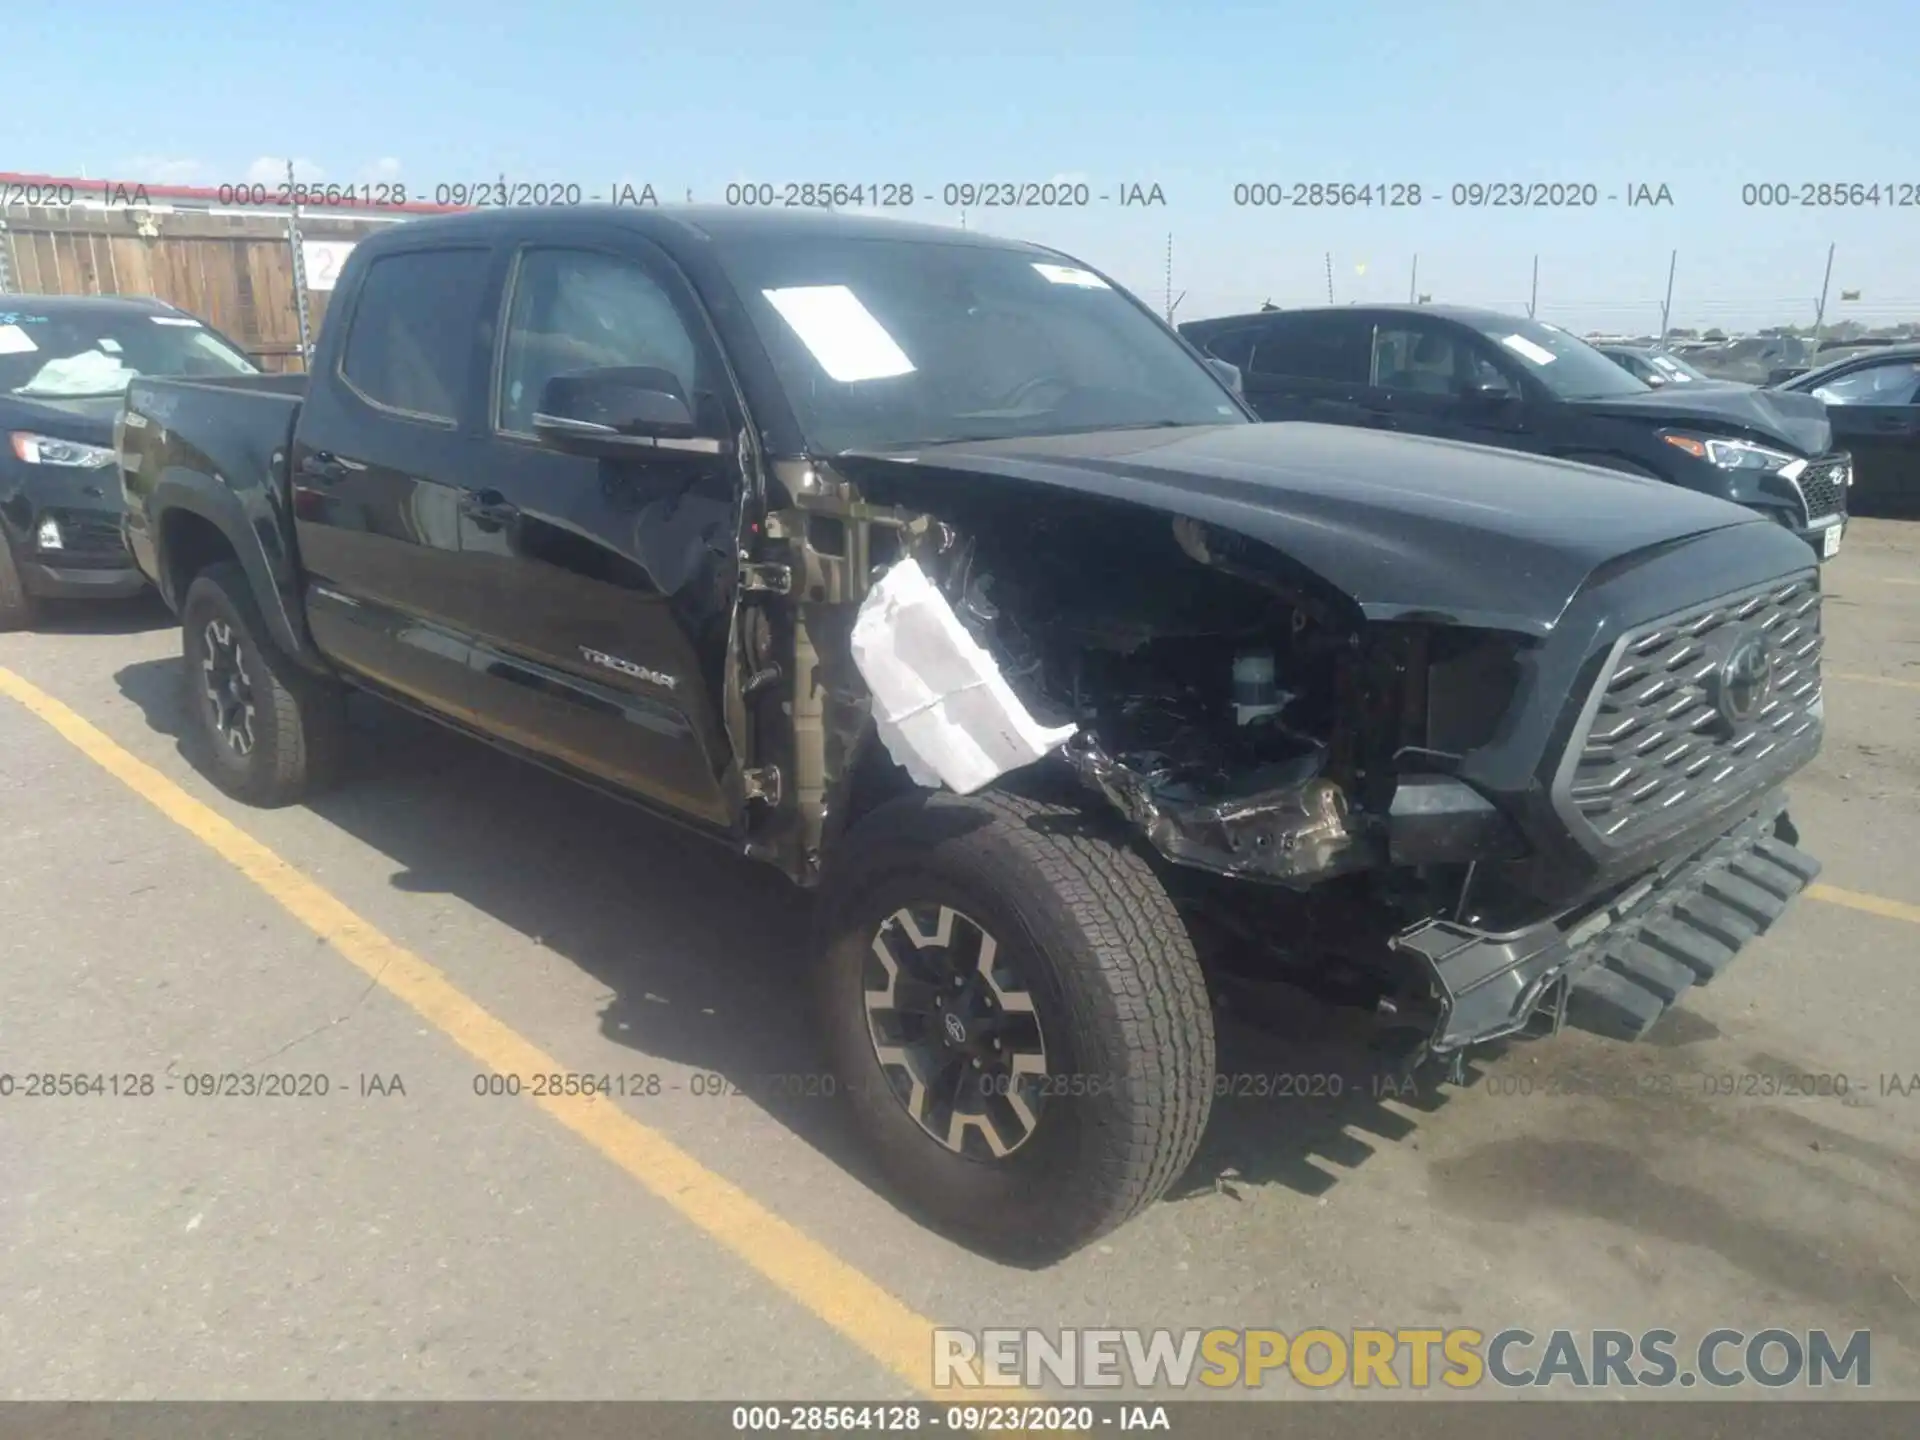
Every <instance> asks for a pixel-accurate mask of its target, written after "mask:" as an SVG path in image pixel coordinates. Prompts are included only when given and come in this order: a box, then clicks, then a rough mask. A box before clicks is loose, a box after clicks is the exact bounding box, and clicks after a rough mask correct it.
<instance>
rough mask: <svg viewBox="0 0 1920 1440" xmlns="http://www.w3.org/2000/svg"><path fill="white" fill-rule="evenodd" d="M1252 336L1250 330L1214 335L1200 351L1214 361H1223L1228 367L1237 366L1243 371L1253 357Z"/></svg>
mask: <svg viewBox="0 0 1920 1440" xmlns="http://www.w3.org/2000/svg"><path fill="white" fill-rule="evenodd" d="M1253 335H1254V332H1253V331H1251V330H1229V331H1227V332H1225V333H1224V334H1221V335H1215V336H1214V337H1213V338H1212V339H1211V340H1209V341H1207V343H1206V344H1204V345H1202V346H1201V347H1200V349H1201V350H1202V351H1203V352H1204V353H1206V354H1208V355H1212V356H1214V357H1215V358H1216V359H1220V360H1224V361H1226V362H1227V363H1228V364H1229V365H1238V366H1239V367H1240V368H1241V369H1242V370H1245V369H1247V368H1248V362H1249V361H1250V359H1251V358H1252V355H1253Z"/></svg>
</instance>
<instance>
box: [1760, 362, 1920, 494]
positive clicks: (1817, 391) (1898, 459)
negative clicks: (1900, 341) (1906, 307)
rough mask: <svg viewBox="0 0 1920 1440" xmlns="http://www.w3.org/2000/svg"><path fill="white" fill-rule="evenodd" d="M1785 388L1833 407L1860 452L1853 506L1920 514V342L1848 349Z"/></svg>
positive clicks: (1841, 434)
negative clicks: (1917, 343) (1919, 343)
mask: <svg viewBox="0 0 1920 1440" xmlns="http://www.w3.org/2000/svg"><path fill="white" fill-rule="evenodd" d="M1829 353H1832V354H1834V357H1835V358H1834V359H1833V360H1831V361H1829V360H1827V359H1826V358H1825V356H1823V357H1822V358H1821V363H1820V368H1819V369H1818V370H1812V371H1809V372H1808V373H1806V374H1804V375H1801V376H1799V377H1798V378H1797V379H1793V380H1789V381H1787V382H1786V384H1784V385H1782V386H1781V387H1780V388H1781V390H1782V391H1786V392H1794V393H1798V394H1802V395H1811V396H1812V397H1813V398H1814V399H1816V400H1818V401H1820V402H1821V403H1822V404H1823V405H1825V406H1826V407H1827V414H1828V415H1829V416H1830V417H1831V418H1832V421H1833V430H1834V434H1835V435H1836V436H1837V437H1838V438H1839V439H1840V441H1841V442H1842V443H1843V444H1845V446H1846V447H1847V450H1848V451H1849V452H1850V453H1851V454H1852V455H1853V457H1854V471H1855V476H1854V478H1855V485H1854V488H1853V491H1852V497H1853V503H1852V506H1851V508H1852V509H1854V510H1857V511H1858V512H1859V513H1860V514H1862V515H1889V516H1913V515H1920V345H1885V346H1881V345H1876V346H1872V347H1866V348H1861V349H1858V350H1855V349H1852V348H1847V349H1842V350H1839V351H1837V352H1829Z"/></svg>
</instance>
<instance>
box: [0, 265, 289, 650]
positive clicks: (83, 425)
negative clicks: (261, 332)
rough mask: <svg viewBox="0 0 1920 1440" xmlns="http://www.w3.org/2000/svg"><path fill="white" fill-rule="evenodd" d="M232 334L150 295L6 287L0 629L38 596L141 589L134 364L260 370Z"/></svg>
mask: <svg viewBox="0 0 1920 1440" xmlns="http://www.w3.org/2000/svg"><path fill="white" fill-rule="evenodd" d="M257 373H258V371H257V370H256V369H255V367H254V364H253V362H252V361H251V360H249V359H248V358H247V357H246V355H245V354H244V353H243V352H242V351H241V350H240V348H239V347H238V346H237V345H235V344H234V343H233V342H232V341H231V340H228V339H227V338H226V337H225V336H223V335H221V334H219V333H218V332H216V331H214V330H212V329H211V328H209V327H208V326H207V325H205V324H204V323H203V322H201V321H200V320H197V319H195V318H194V317H193V316H192V315H189V314H187V312H186V311H184V310H181V309H178V308H176V307H175V306H172V305H169V304H167V303H166V302H165V301H164V300H158V299H155V298H153V297H151V296H147V295H0V631H4V630H20V629H25V628H28V627H30V626H31V625H32V624H33V623H34V620H35V619H36V617H37V615H38V613H39V609H40V602H41V601H42V600H94V599H98V600H108V599H116V598H121V597H125V596H130V595H137V594H139V593H140V592H141V591H142V590H144V589H146V587H147V580H146V577H145V576H144V575H142V574H141V573H140V572H139V570H137V569H136V568H135V567H134V563H133V557H132V556H131V555H129V554H128V553H127V546H126V542H125V540H124V539H123V538H122V533H121V524H120V518H121V515H122V513H123V505H122V501H121V498H120V477H119V475H118V474H117V473H116V472H115V471H114V469H113V422H114V419H115V417H116V416H118V415H119V413H120V402H121V400H122V398H123V397H124V396H125V394H126V390H127V385H128V383H129V382H130V381H132V380H134V379H136V378H137V377H139V376H143V375H147V376H154V375H166V376H179V377H182V378H188V379H191V378H196V377H198V378H203V379H212V378H218V377H221V376H234V375H253V374H257Z"/></svg>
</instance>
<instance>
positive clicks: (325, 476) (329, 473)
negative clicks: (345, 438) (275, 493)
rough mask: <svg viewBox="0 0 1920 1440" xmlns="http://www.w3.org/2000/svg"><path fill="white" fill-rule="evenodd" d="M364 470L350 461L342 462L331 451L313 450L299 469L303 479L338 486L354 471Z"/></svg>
mask: <svg viewBox="0 0 1920 1440" xmlns="http://www.w3.org/2000/svg"><path fill="white" fill-rule="evenodd" d="M366 468H367V467H366V466H364V465H358V464H355V463H354V462H353V461H351V460H342V459H341V458H340V457H339V456H338V455H335V454H334V453H333V452H332V451H331V450H315V451H314V452H313V453H312V454H311V455H309V456H307V458H306V462H305V463H304V464H302V465H301V467H300V472H301V474H302V475H303V476H304V477H305V478H307V479H309V480H315V481H318V482H319V483H320V484H322V485H338V484H339V483H340V482H341V481H342V480H344V479H346V478H347V476H348V475H350V474H352V473H353V472H354V471H356V470H364V469H366Z"/></svg>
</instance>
